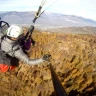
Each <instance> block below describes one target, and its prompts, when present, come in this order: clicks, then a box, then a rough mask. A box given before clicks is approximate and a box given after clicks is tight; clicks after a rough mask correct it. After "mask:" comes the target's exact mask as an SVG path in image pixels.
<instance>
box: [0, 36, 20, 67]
mask: <svg viewBox="0 0 96 96" xmlns="http://www.w3.org/2000/svg"><path fill="white" fill-rule="evenodd" d="M5 37H6V35H4V36H3V37H2V38H1V42H2V41H3V39H4V38H5ZM16 45H17V44H16ZM16 45H14V46H12V50H10V51H8V52H7V53H6V52H5V51H3V50H1V46H0V64H6V65H9V66H11V65H15V66H17V63H18V62H19V60H18V59H17V58H16V57H15V56H14V54H13V55H12V56H10V55H9V54H8V53H10V52H13V51H17V50H19V49H20V47H17V48H16V49H14V50H13V48H14V47H15V46H16ZM13 53H14V52H13Z"/></svg>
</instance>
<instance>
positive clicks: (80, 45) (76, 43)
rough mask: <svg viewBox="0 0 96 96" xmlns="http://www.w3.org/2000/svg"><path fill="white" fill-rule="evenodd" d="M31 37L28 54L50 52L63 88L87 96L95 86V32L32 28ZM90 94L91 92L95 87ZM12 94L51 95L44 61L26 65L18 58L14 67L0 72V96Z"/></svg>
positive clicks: (50, 84)
mask: <svg viewBox="0 0 96 96" xmlns="http://www.w3.org/2000/svg"><path fill="white" fill-rule="evenodd" d="M32 38H33V39H34V40H35V41H36V44H35V45H34V47H33V46H32V48H31V51H30V53H29V56H30V58H39V57H41V56H43V55H44V54H46V53H50V54H51V55H52V59H51V63H52V65H53V67H54V70H55V71H56V74H57V76H58V77H59V79H60V81H61V83H62V85H63V86H64V88H65V90H66V92H67V93H68V94H69V95H71V94H72V92H75V93H76V92H77V93H76V94H75V95H74V96H77V95H78V94H89V96H91V95H90V92H91V93H92V92H93V91H94V90H95V89H96V36H92V35H83V34H82V35H72V34H63V33H48V32H34V33H33V36H32ZM2 94H4V95H2ZM7 94H9V95H7ZM92 94H94V96H95V94H96V93H95V91H94V92H93V93H92ZM15 95H16V96H55V95H54V89H53V84H52V80H51V74H50V70H49V67H48V65H47V63H43V64H41V65H40V66H28V65H26V64H23V63H22V62H20V65H19V66H18V68H16V69H15V71H12V72H6V73H2V74H1V73H0V96H15ZM71 96H73V95H71ZM78 96H79V95H78ZM80 96H81V95H80Z"/></svg>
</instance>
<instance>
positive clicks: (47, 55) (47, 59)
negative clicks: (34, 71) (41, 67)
mask: <svg viewBox="0 0 96 96" xmlns="http://www.w3.org/2000/svg"><path fill="white" fill-rule="evenodd" d="M50 58H51V55H50V54H45V55H44V56H43V60H45V61H50Z"/></svg>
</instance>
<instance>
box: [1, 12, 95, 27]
mask: <svg viewBox="0 0 96 96" xmlns="http://www.w3.org/2000/svg"><path fill="white" fill-rule="evenodd" d="M34 14H35V12H16V11H12V12H5V13H4V12H2V13H1V14H0V17H1V18H2V20H4V21H7V22H8V23H9V24H25V25H30V24H32V20H33V18H34ZM36 25H37V26H42V27H58V26H59V27H74V26H77V27H78V26H96V22H95V21H93V20H91V19H86V18H83V17H78V16H73V15H64V14H57V13H49V12H45V13H43V14H42V15H41V17H40V18H38V19H37V21H36Z"/></svg>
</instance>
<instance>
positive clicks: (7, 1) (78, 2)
mask: <svg viewBox="0 0 96 96" xmlns="http://www.w3.org/2000/svg"><path fill="white" fill-rule="evenodd" d="M46 1H49V2H52V0H46ZM53 1H54V0H53ZM40 3H41V0H2V1H0V4H1V5H0V11H34V10H35V11H36V10H37V9H38V6H39V5H40ZM49 5H50V3H49ZM49 5H48V4H46V5H45V6H44V7H43V9H45V8H46V7H48V6H49ZM47 10H48V11H52V12H59V13H63V14H69V15H78V16H82V17H86V18H91V19H94V20H96V1H95V0H57V1H56V2H55V3H54V4H53V5H52V6H50V8H48V9H47Z"/></svg>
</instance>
